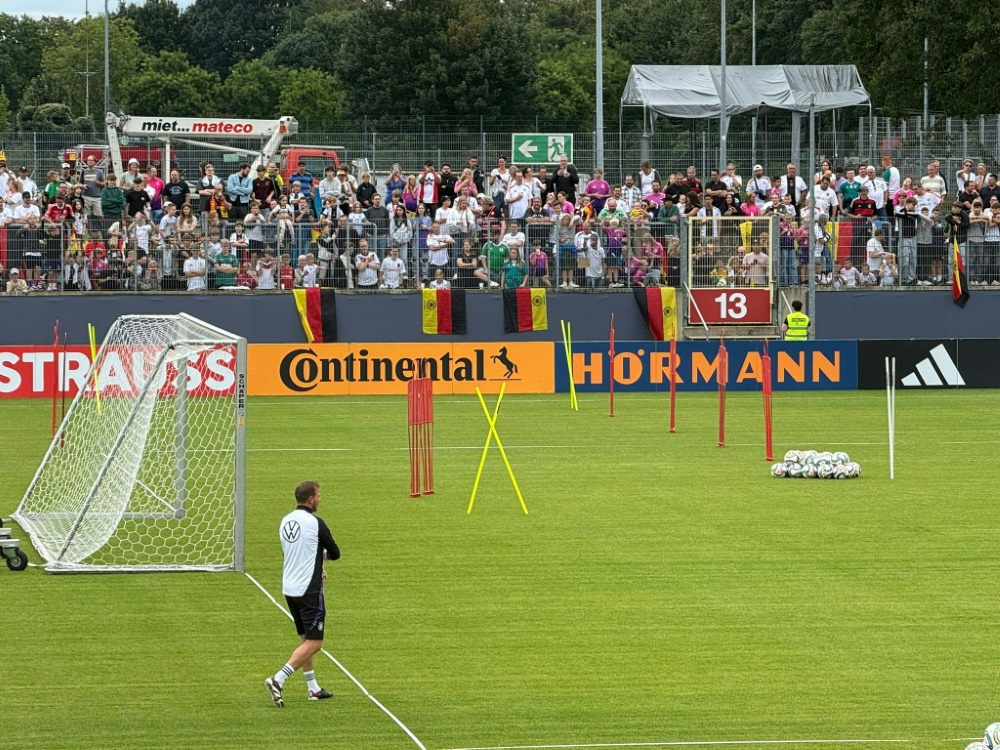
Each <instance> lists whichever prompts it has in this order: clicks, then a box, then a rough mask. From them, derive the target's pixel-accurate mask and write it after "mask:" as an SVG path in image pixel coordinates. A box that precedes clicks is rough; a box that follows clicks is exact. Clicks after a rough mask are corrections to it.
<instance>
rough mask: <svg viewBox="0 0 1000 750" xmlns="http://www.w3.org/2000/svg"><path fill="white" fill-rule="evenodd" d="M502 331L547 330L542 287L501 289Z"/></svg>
mask: <svg viewBox="0 0 1000 750" xmlns="http://www.w3.org/2000/svg"><path fill="white" fill-rule="evenodd" d="M503 330H504V333H524V332H525V331H547V330H549V313H548V305H547V303H546V297H545V290H544V289H528V288H527V287H518V288H517V289H504V290H503Z"/></svg>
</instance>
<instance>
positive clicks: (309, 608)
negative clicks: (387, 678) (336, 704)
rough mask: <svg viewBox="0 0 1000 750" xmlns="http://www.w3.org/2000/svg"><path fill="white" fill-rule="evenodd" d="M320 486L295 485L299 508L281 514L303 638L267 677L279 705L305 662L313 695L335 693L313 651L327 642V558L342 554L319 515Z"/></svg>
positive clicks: (285, 584)
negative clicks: (324, 683) (323, 683)
mask: <svg viewBox="0 0 1000 750" xmlns="http://www.w3.org/2000/svg"><path fill="white" fill-rule="evenodd" d="M319 501H320V492H319V483H318V482H301V483H299V486H298V487H296V488H295V510H293V511H292V512H291V513H289V514H288V515H287V516H285V517H284V518H282V519H281V526H280V529H279V536H280V538H281V551H282V553H283V554H284V556H285V564H284V568H283V571H282V578H281V591H282V593H283V594H284V595H285V601H286V602H288V611H289V612H291V613H292V619H294V620H295V630H296V632H297V633H298V634H299V639H300V640H301V643H300V644H299V646H298V648H296V649H295V650H294V651H293V652H292V655H291V656H290V657H289V659H288V663H287V664H285V666H283V667H282V668H281V669H279V670H278V672H277V673H276V674H275V675H274V676H273V677H268V678H267V679H266V680H264V685H265V686H267V690H268V692H269V693H270V694H271V700H273V701H274V705H276V706H277V707H278V708H282V707H283V706H284V705H285V701H284V698H282V690H283V689H284V685H285V680H287V679H288V678H289V677H291V676H292V673H293V672H295V670H296V669H298V668H299V667H301V668H302V672H303V675H304V676H305V678H306V684H307V686H308V690H309V700H311V701H320V700H324V699H326V698H332V697H333V694H332V693H329V692H327V691H326V690H324V689H323V688H321V687H320V686H319V684H318V683H317V682H316V673H315V672H314V671H313V656H315V655H316V654H317V653H318V652H319V650H320V649H321V648H323V621H324V619H325V618H326V604H325V603H324V601H323V581H324V579H325V578H326V571H324V570H323V560H338V559H340V548H339V547H337V543H336V542H335V541H334V540H333V535H332V534H330V529H329V527H328V526H327V525H326V523H325V522H324V521H323V519H322V518H320V517H319V516H317V515H316V510H317V509H318V508H319Z"/></svg>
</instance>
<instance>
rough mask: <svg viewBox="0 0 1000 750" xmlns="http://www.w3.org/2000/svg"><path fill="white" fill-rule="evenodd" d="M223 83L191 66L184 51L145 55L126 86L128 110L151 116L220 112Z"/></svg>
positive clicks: (211, 74) (206, 72)
mask: <svg viewBox="0 0 1000 750" xmlns="http://www.w3.org/2000/svg"><path fill="white" fill-rule="evenodd" d="M220 86H221V82H220V81H219V76H218V75H216V74H215V73H209V72H208V71H207V70H202V69H201V68H199V67H198V66H197V65H192V64H191V63H190V62H189V61H188V58H187V55H185V54H184V53H183V52H161V53H160V54H158V55H146V56H143V57H142V59H141V61H140V62H139V66H138V70H136V71H134V72H133V74H132V76H131V77H130V78H129V79H128V80H127V81H126V83H125V85H124V87H123V95H124V99H125V101H126V103H127V105H128V106H127V109H126V111H127V112H133V113H140V114H143V115H152V116H164V117H166V116H175V117H203V116H205V115H208V114H211V113H213V112H215V111H217V109H218V107H217V104H216V102H217V100H218V95H219V89H220Z"/></svg>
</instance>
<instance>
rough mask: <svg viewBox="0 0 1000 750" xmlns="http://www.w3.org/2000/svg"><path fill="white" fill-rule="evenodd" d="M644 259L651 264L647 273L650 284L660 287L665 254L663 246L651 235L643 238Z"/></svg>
mask: <svg viewBox="0 0 1000 750" xmlns="http://www.w3.org/2000/svg"><path fill="white" fill-rule="evenodd" d="M642 257H643V259H644V260H645V261H647V262H648V263H649V270H648V272H647V281H648V283H649V284H652V285H654V286H659V285H660V279H661V278H662V273H663V272H662V270H661V269H662V268H663V258H664V257H665V253H664V252H663V245H661V244H660V243H659V242H657V241H656V240H655V239H653V236H652V235H650V234H647V235H646V236H645V237H643V238H642Z"/></svg>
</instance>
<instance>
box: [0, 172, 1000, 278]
mask: <svg viewBox="0 0 1000 750" xmlns="http://www.w3.org/2000/svg"><path fill="white" fill-rule="evenodd" d="M251 170H252V167H251V165H249V164H246V163H244V164H240V165H239V167H238V168H237V170H236V171H235V172H234V173H233V174H230V175H228V176H227V177H221V176H219V175H217V174H216V173H215V168H214V166H213V165H212V164H208V163H203V164H202V165H201V166H200V169H199V175H198V179H197V180H196V181H193V182H191V183H189V182H187V181H186V180H184V179H182V177H181V175H180V174H179V173H178V172H177V171H176V170H172V171H171V172H170V173H169V174H168V175H167V178H168V179H167V180H166V181H164V180H163V178H162V177H161V176H160V175H159V173H158V169H157V166H156V165H151V166H149V167H148V168H147V169H145V170H140V165H139V163H138V161H137V160H135V159H133V160H131V161H130V162H129V164H128V165H127V169H126V170H125V172H124V174H122V175H120V176H118V175H114V174H108V173H106V172H105V171H104V170H103V169H102V168H101V167H100V166H98V165H97V163H96V161H95V159H94V157H93V156H92V155H90V156H88V158H87V159H86V163H85V165H83V166H82V168H80V169H79V170H77V171H76V172H75V173H74V171H73V170H72V168H71V167H70V165H69V164H68V163H64V164H62V167H61V170H60V171H52V172H49V173H48V175H47V176H46V179H45V180H44V181H42V184H39V183H37V182H36V181H35V180H33V179H32V177H31V176H30V175H29V174H28V170H26V169H24V168H19V169H18V170H17V171H16V172H13V171H11V170H9V169H8V167H7V165H6V163H5V162H0V196H3V201H4V207H3V211H2V212H0V237H2V238H4V242H2V243H0V280H3V281H5V282H6V289H7V291H8V293H10V294H25V293H29V292H38V291H56V290H62V289H70V290H81V291H91V290H119V289H121V290H129V291H159V290H188V291H197V292H203V291H206V290H209V289H262V290H269V289H279V288H284V289H287V288H291V287H293V286H318V285H322V286H328V285H329V286H334V287H338V288H344V289H360V290H378V289H382V290H399V289H405V288H408V287H417V286H421V285H427V286H433V287H439V288H440V287H447V286H459V287H463V288H476V287H478V288H482V289H495V288H499V287H504V288H509V287H517V286H536V285H537V286H547V287H551V286H558V287H559V288H562V289H577V288H580V287H587V288H597V287H610V288H614V287H622V288H623V287H627V286H636V285H640V286H648V285H669V286H678V285H679V284H680V282H681V279H680V268H681V262H680V256H681V252H682V250H683V248H684V247H686V246H688V245H686V244H685V242H686V240H687V239H688V238H687V237H685V233H689V234H690V244H689V247H690V249H691V256H690V260H691V264H692V265H691V269H692V280H693V282H694V283H695V285H727V286H728V285H767V284H770V283H771V282H772V280H774V281H777V282H778V283H779V284H781V285H795V284H804V283H808V282H809V274H810V273H814V274H815V276H816V282H817V284H819V285H820V286H830V287H836V286H845V287H853V286H859V285H868V286H897V285H931V284H944V283H947V282H948V280H949V278H950V263H949V262H948V258H949V246H950V242H951V240H952V239H954V240H957V242H958V245H959V247H960V250H961V252H962V253H963V255H964V256H965V258H966V265H967V268H968V270H969V278H970V282H971V283H973V284H977V285H980V284H990V285H996V286H1000V186H998V185H997V180H996V177H995V176H994V175H992V174H990V173H989V172H988V171H987V169H986V167H985V165H983V164H979V165H978V166H977V165H975V164H974V163H973V162H972V161H966V162H965V164H964V165H963V168H962V169H961V170H959V171H958V173H957V174H956V175H955V188H954V196H955V197H954V198H949V185H948V182H947V180H946V179H945V178H944V176H942V175H941V174H940V168H939V165H938V164H937V163H936V162H932V163H931V164H930V165H928V169H927V174H926V175H924V176H922V177H919V178H917V177H914V176H906V177H903V176H902V175H901V174H900V172H899V170H898V169H897V168H896V167H895V166H894V165H893V162H892V159H890V158H888V157H885V158H883V159H882V162H881V165H880V166H879V167H875V166H874V165H870V164H860V165H856V166H855V165H847V166H837V167H836V168H833V167H832V165H831V164H830V163H829V162H826V161H824V162H823V163H822V165H821V167H820V171H819V172H817V173H816V174H815V175H813V176H812V178H811V182H809V181H807V179H805V178H803V177H802V176H801V175H800V174H799V172H798V170H797V168H796V165H794V164H788V165H787V166H786V167H785V170H784V173H783V174H779V175H776V176H773V177H769V176H767V175H766V174H765V172H764V169H763V168H762V166H761V165H759V164H758V165H755V166H754V167H753V169H752V171H751V174H750V175H749V176H748V177H747V178H744V177H742V176H741V175H740V174H739V173H738V171H737V169H736V166H735V164H732V163H730V164H728V165H727V166H726V169H725V170H724V171H722V172H719V171H715V170H712V171H711V172H710V173H709V175H708V176H707V178H704V179H703V178H702V177H699V175H698V174H697V171H696V169H695V168H694V167H688V168H687V169H686V170H685V171H683V172H675V173H668V174H665V175H664V176H663V177H661V175H660V174H659V172H658V171H657V170H656V169H654V168H653V167H652V166H651V165H650V164H649V163H648V162H643V163H642V164H641V165H640V166H639V168H638V169H637V170H636V171H635V173H634V174H629V175H626V176H625V178H624V180H623V181H622V183H621V184H620V185H617V184H616V185H612V184H611V183H610V182H608V181H607V180H606V179H605V176H604V174H603V172H602V171H601V170H600V169H595V170H594V172H593V173H592V174H591V175H588V176H586V177H585V178H581V175H579V174H578V173H577V170H576V168H575V167H574V165H573V164H571V163H569V162H568V160H567V159H566V158H565V157H563V158H562V159H561V160H560V161H559V163H557V164H555V165H553V166H552V167H551V168H547V167H539V168H538V169H537V171H535V170H533V169H532V168H531V167H523V168H522V167H517V166H514V165H511V164H508V162H507V161H506V159H504V158H503V157H501V158H499V159H498V160H497V163H496V164H495V165H494V166H492V168H481V167H480V165H479V163H478V159H477V158H476V157H471V158H469V160H468V162H467V164H466V165H465V166H464V167H462V169H461V170H453V169H452V167H451V165H449V164H444V165H442V166H441V168H440V169H438V168H437V167H436V166H435V164H434V163H433V162H430V161H428V162H426V163H425V164H424V165H423V167H422V169H421V170H420V171H419V172H416V173H413V174H408V175H406V174H404V173H403V172H402V171H401V170H400V169H399V166H398V165H393V167H392V169H391V170H390V171H389V173H388V176H387V177H385V179H384V180H381V181H380V184H376V182H375V181H373V179H372V175H371V174H369V173H367V172H365V173H363V174H361V175H360V179H359V178H358V177H357V176H355V175H353V174H351V173H350V172H349V171H348V170H347V169H345V168H342V167H336V166H333V165H331V166H329V167H327V168H326V169H325V171H324V174H323V175H322V176H319V175H316V176H314V175H312V174H310V173H309V172H308V171H307V170H306V168H305V165H299V168H298V170H297V171H296V172H294V173H292V174H291V176H290V177H289V178H287V179H286V178H283V177H282V175H281V174H280V173H279V172H278V169H277V165H276V164H275V163H270V164H267V165H260V166H258V167H256V172H255V174H253V175H252V174H251ZM813 187H814V192H813V193H812V194H813V195H814V204H815V205H814V206H811V205H810V196H811V188H813ZM771 215H776V216H778V217H779V219H780V221H779V227H780V229H779V237H778V241H777V243H776V245H777V255H776V257H774V258H773V259H769V257H768V255H769V253H770V250H771V248H772V247H773V245H772V238H771V237H770V231H769V229H768V225H769V222H759V221H754V220H756V219H758V218H759V217H766V216H771ZM729 220H731V221H729ZM719 225H721V226H722V228H721V229H720V228H719ZM810 252H811V253H812V255H813V257H809V254H810ZM772 261H773V262H772ZM772 271H773V277H772Z"/></svg>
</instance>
